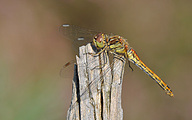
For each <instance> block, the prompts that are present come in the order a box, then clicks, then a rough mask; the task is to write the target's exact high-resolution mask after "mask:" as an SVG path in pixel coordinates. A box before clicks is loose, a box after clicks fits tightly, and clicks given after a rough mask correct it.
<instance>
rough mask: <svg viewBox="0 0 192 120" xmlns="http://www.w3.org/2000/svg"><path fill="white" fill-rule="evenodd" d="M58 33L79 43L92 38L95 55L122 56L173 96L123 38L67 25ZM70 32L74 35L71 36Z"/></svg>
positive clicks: (168, 88)
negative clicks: (95, 50)
mask: <svg viewBox="0 0 192 120" xmlns="http://www.w3.org/2000/svg"><path fill="white" fill-rule="evenodd" d="M60 31H62V32H63V34H64V35H66V36H70V37H72V39H78V41H80V42H81V41H82V40H83V39H84V38H87V39H91V38H93V37H94V38H93V42H92V43H93V45H94V46H95V47H96V48H97V49H98V50H100V51H99V52H98V53H96V54H95V55H99V54H100V53H102V52H107V51H108V52H110V53H112V54H115V55H123V56H124V57H125V58H126V59H127V60H128V61H130V62H132V63H133V64H135V65H136V66H138V67H139V68H140V69H141V70H143V71H144V72H145V73H146V74H147V75H149V76H150V77H151V78H152V79H153V80H155V81H156V82H157V84H158V85H159V86H160V87H161V88H162V89H163V90H164V91H165V92H166V94H168V95H169V96H171V97H173V96H174V95H173V92H172V90H171V89H170V87H169V86H168V85H167V84H166V83H165V82H164V81H163V80H162V79H161V78H160V77H158V76H157V75H156V74H155V73H154V72H153V71H152V70H151V69H150V68H149V67H147V66H146V65H145V64H144V63H143V62H142V61H141V60H140V58H139V57H138V55H137V54H136V52H135V51H134V50H133V49H132V48H131V47H129V44H128V42H127V41H126V39H124V38H123V37H121V36H119V35H109V34H103V33H98V32H97V35H95V33H96V32H95V31H93V30H87V29H82V28H81V27H78V26H74V25H69V24H64V25H62V26H61V28H60ZM72 32H74V33H75V34H71V33H72ZM94 35H95V36H94ZM83 37H84V38H83ZM79 38H80V39H79ZM67 64H70V63H67ZM65 66H67V65H65Z"/></svg>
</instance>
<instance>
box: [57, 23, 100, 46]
mask: <svg viewBox="0 0 192 120" xmlns="http://www.w3.org/2000/svg"><path fill="white" fill-rule="evenodd" d="M59 31H60V32H61V33H62V34H63V35H64V37H66V38H67V39H70V40H72V42H73V43H74V44H76V46H81V45H86V44H87V43H89V42H92V40H93V37H94V36H95V35H96V34H98V33H99V32H97V31H94V30H91V29H87V28H84V27H79V26H76V25H71V24H63V25H61V26H60V28H59ZM76 49H78V48H76Z"/></svg>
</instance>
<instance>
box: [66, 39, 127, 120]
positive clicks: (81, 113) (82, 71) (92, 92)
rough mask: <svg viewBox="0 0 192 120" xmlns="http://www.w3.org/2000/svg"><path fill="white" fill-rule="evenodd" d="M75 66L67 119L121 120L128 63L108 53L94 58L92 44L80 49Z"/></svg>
mask: <svg viewBox="0 0 192 120" xmlns="http://www.w3.org/2000/svg"><path fill="white" fill-rule="evenodd" d="M79 51H80V53H79V54H80V55H79V57H76V59H77V66H76V65H75V67H74V69H75V70H74V78H73V83H72V84H73V90H72V100H71V105H70V108H69V110H68V114H67V119H68V120H79V119H80V120H122V119H123V110H122V107H121V90H122V80H123V73H124V64H125V62H124V61H122V60H119V59H118V58H115V57H114V58H113V62H112V65H110V63H109V58H108V55H107V53H101V54H100V55H98V56H93V55H91V54H88V53H95V52H94V51H93V49H92V47H91V45H90V43H89V44H87V45H86V46H82V47H80V50H79Z"/></svg>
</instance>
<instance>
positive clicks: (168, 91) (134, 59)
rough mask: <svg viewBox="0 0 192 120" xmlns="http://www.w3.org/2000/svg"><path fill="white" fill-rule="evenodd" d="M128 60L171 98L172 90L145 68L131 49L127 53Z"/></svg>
mask: <svg viewBox="0 0 192 120" xmlns="http://www.w3.org/2000/svg"><path fill="white" fill-rule="evenodd" d="M127 56H128V60H129V61H130V62H132V63H133V64H135V65H136V66H137V67H139V68H140V69H141V70H142V71H144V72H145V73H146V74H147V75H149V76H150V77H151V78H152V79H153V80H155V81H156V83H157V84H158V85H159V86H160V87H161V88H162V89H163V90H164V91H165V92H166V94H168V95H169V96H171V97H173V93H172V90H171V89H170V87H169V86H168V85H167V84H166V83H165V82H164V81H163V80H162V79H161V78H160V77H159V76H157V75H156V74H155V73H154V72H153V71H152V70H151V69H150V68H149V67H147V66H146V65H145V64H144V63H143V62H142V61H141V60H140V58H139V57H138V55H137V54H136V52H135V51H134V50H133V49H129V50H128V51H127Z"/></svg>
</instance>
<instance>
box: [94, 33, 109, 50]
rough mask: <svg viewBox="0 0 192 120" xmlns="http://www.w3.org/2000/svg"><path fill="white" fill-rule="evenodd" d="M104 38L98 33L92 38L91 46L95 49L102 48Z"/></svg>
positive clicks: (104, 42)
mask: <svg viewBox="0 0 192 120" xmlns="http://www.w3.org/2000/svg"><path fill="white" fill-rule="evenodd" d="M105 39H106V37H105V35H104V34H103V33H99V34H97V35H95V36H94V38H93V44H94V45H95V46H96V47H97V48H103V47H104V46H105V44H106V41H105Z"/></svg>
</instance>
